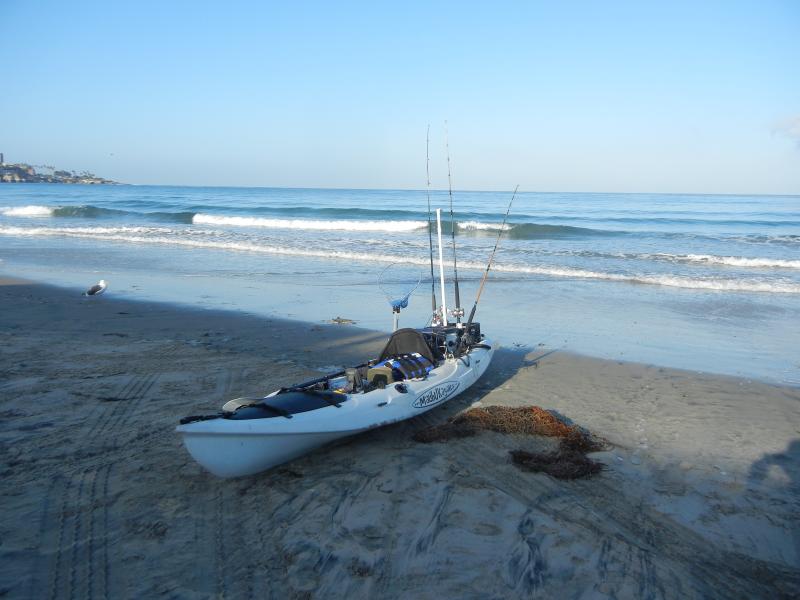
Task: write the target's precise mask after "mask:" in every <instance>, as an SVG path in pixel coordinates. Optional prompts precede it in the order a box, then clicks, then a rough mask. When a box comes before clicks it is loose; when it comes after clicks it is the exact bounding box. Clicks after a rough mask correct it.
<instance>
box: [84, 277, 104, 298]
mask: <svg viewBox="0 0 800 600" xmlns="http://www.w3.org/2000/svg"><path fill="white" fill-rule="evenodd" d="M107 287H108V284H107V283H106V280H105V279H101V280H100V281H98V282H97V283H95V284H94V285H93V286H92V287H90V288H89V289H88V290H86V291H85V292H83V295H84V296H99V295H100V294H102V293H103V292H105V291H106V288H107Z"/></svg>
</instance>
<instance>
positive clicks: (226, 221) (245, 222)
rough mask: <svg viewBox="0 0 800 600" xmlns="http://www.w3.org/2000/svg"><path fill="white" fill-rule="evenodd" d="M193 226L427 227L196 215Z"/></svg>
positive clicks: (421, 224) (400, 223) (409, 223)
mask: <svg viewBox="0 0 800 600" xmlns="http://www.w3.org/2000/svg"><path fill="white" fill-rule="evenodd" d="M192 223H194V224H209V225H235V226H237V227H264V228H268V229H305V230H316V231H334V230H335V231H390V232H403V231H414V230H416V229H421V228H423V227H427V226H428V224H427V223H425V222H424V221H345V220H340V221H317V220H311V219H265V218H261V217H229V216H224V215H208V214H204V213H198V214H196V215H195V216H194V218H193V219H192Z"/></svg>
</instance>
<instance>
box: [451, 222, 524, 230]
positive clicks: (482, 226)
mask: <svg viewBox="0 0 800 600" xmlns="http://www.w3.org/2000/svg"><path fill="white" fill-rule="evenodd" d="M457 225H458V228H459V229H464V230H465V231H500V228H501V227H502V228H503V231H508V230H509V229H511V225H508V224H506V225H505V226H504V225H503V224H502V223H482V222H480V221H464V222H463V223H458V224H457Z"/></svg>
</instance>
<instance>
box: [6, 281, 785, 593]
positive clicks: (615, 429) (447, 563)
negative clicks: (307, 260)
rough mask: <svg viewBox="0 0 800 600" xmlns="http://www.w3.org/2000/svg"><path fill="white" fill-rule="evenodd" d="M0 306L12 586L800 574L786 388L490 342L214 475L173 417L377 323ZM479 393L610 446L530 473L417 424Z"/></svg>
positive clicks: (143, 307) (575, 586) (282, 586)
mask: <svg viewBox="0 0 800 600" xmlns="http://www.w3.org/2000/svg"><path fill="white" fill-rule="evenodd" d="M0 311H1V312H0V314H2V315H3V319H2V324H0V341H2V342H3V343H2V345H0V356H1V357H2V365H3V367H2V371H0V412H2V415H3V417H4V418H3V420H2V421H0V446H2V449H3V452H2V453H1V454H0V456H2V457H3V458H2V461H3V464H2V466H0V470H2V473H3V478H4V481H5V482H6V485H5V486H4V490H3V492H2V498H3V506H4V508H5V510H4V511H3V515H2V517H0V557H2V560H0V591H3V592H5V593H7V594H8V595H9V596H10V597H26V596H27V597H40V596H42V595H45V594H48V593H49V591H50V590H59V591H58V592H57V593H56V594H55V595H56V596H59V595H63V596H67V595H76V596H80V595H89V594H94V593H97V594H102V593H105V594H107V595H109V596H112V597H114V596H116V597H146V596H153V595H157V594H166V595H171V596H176V597H185V598H208V597H213V596H215V595H227V596H231V597H236V596H247V595H250V596H254V597H264V596H268V595H270V594H271V595H273V596H281V597H345V596H347V597H376V596H380V597H389V598H400V597H409V596H414V597H421V598H428V597H438V596H441V595H442V594H446V595H458V596H461V597H475V596H482V597H486V596H492V595H494V596H503V597H510V598H526V597H530V596H531V595H533V594H542V595H551V596H554V595H566V596H569V595H572V596H576V595H580V594H586V593H590V594H592V593H593V594H594V595H597V596H600V597H607V596H616V597H624V596H642V595H651V596H653V597H663V598H685V597H690V598H692V597H698V598H699V597H706V598H708V597H711V598H717V597H718V598H724V597H731V596H740V595H746V596H748V597H753V598H768V597H790V596H792V595H796V594H798V593H800V546H798V528H797V525H796V524H797V522H798V521H799V520H800V506H798V497H800V494H798V491H799V490H800V467H798V463H799V461H798V459H800V440H799V439H798V438H800V391H798V390H797V389H795V388H790V387H786V386H777V385H774V384H770V383H761V382H757V381H748V380H745V379H740V378H736V377H730V376H717V375H713V374H697V373H693V372H690V371H680V370H677V369H669V368H662V367H657V366H648V365H642V364H638V363H628V362H622V361H612V360H603V359H596V358H591V357H587V356H581V355H576V354H571V353H566V352H562V351H558V350H555V351H551V350H552V349H549V348H544V349H536V348H534V349H533V350H530V349H524V350H515V349H506V348H500V349H498V351H497V353H496V355H495V360H494V361H493V364H492V365H491V366H490V370H489V371H487V373H486V375H485V376H484V378H483V379H482V380H480V381H479V382H478V383H476V384H475V385H474V386H473V387H472V388H470V390H468V391H467V392H465V393H464V394H462V395H461V396H459V397H457V398H456V399H454V400H452V401H450V402H448V403H447V404H445V405H444V406H442V407H439V408H437V409H434V410H432V411H430V412H429V413H426V414H425V415H422V416H420V417H417V418H414V419H411V420H409V421H405V422H402V423H399V424H397V425H393V426H389V427H385V428H381V429H378V430H374V431H370V432H367V433H364V434H362V435H358V436H355V437H352V438H348V439H346V440H344V441H342V442H340V443H338V444H336V445H333V446H329V447H326V448H323V449H321V450H319V451H316V452H314V453H312V454H309V455H307V456H304V457H302V458H299V459H297V460H295V461H292V462H291V463H288V464H287V465H284V466H283V467H278V468H277V469H273V470H271V471H268V472H265V473H262V474H260V475H256V476H253V477H247V478H241V479H236V480H220V479H217V478H214V477H213V476H211V475H209V474H208V473H206V472H204V471H202V469H201V468H200V467H199V466H198V465H197V464H195V463H194V462H193V461H192V459H191V458H190V457H189V455H188V454H187V453H186V452H185V450H184V449H183V448H182V446H181V443H180V439H179V437H178V436H177V434H175V433H174V427H175V425H176V424H177V421H178V419H180V418H181V417H182V416H185V415H187V414H197V413H199V412H202V411H206V410H211V411H215V410H218V409H219V407H220V406H221V404H222V402H224V401H225V400H227V399H230V398H232V397H235V396H237V395H249V394H253V393H264V392H268V391H272V390H274V389H276V388H277V387H280V386H281V385H285V384H288V383H294V382H296V381H302V380H303V379H305V378H308V377H313V376H315V375H317V374H319V373H320V371H319V369H322V368H326V369H327V368H332V367H333V366H338V365H341V364H343V363H355V362H358V361H359V360H361V359H363V358H364V356H369V355H371V354H373V353H374V352H376V351H377V350H378V349H379V348H380V346H381V345H382V344H383V342H384V341H385V338H386V335H387V334H386V333H381V332H375V331H370V330H366V329H360V328H358V327H353V326H350V325H345V326H341V325H324V324H315V323H305V322H301V321H289V320H280V319H274V318H272V319H268V318H264V317H261V316H255V315H250V314H246V313H240V312H236V313H234V312H230V311H224V310H217V309H215V310H211V309H202V308H197V307H189V308H184V307H182V306H175V305H170V304H164V303H155V302H147V301H139V300H121V299H118V298H115V297H114V296H113V295H109V296H100V297H98V298H83V297H81V296H80V295H79V292H72V291H71V290H65V289H64V288H59V287H55V286H46V285H41V284H36V283H33V282H27V281H23V280H9V279H3V280H2V281H0ZM488 405H501V406H526V405H539V406H541V407H543V408H545V409H547V410H551V411H555V412H557V413H558V414H560V415H562V416H563V418H564V419H565V420H567V421H569V422H574V423H576V424H578V425H580V426H583V427H586V428H587V429H589V430H590V431H591V432H592V433H593V434H595V435H597V436H600V437H603V438H605V439H607V440H608V441H609V442H610V444H611V447H610V449H609V450H607V451H604V452H600V453H595V454H593V455H592V457H593V458H595V459H597V460H599V461H601V462H602V463H603V464H604V465H605V467H604V470H603V471H602V472H601V474H600V475H598V476H596V477H593V478H591V479H586V480H580V481H574V482H562V481H557V480H554V479H551V478H550V477H548V476H546V475H541V474H530V473H522V472H521V471H519V470H518V469H517V468H516V467H514V466H513V465H512V464H511V463H510V461H509V459H508V451H509V450H511V449H514V448H519V447H523V448H529V449H533V450H537V449H538V450H541V449H542V448H545V449H546V448H548V447H549V446H548V444H549V443H550V441H548V440H543V439H539V438H521V437H518V436H503V435H500V434H493V433H481V434H480V435H479V436H476V437H474V438H467V439H463V440H453V441H450V442H447V443H442V444H418V443H415V442H414V441H413V440H412V439H411V436H412V435H413V433H414V432H416V431H418V430H420V429H422V428H424V427H426V426H430V425H434V424H438V423H441V422H443V421H444V420H445V419H446V418H448V417H450V416H453V415H455V414H457V413H458V412H460V411H462V410H464V409H466V408H469V407H470V406H488ZM183 573H191V574H193V575H186V576H183V575H182V574H183ZM67 590H69V593H68V592H67Z"/></svg>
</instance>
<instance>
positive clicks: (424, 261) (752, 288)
mask: <svg viewBox="0 0 800 600" xmlns="http://www.w3.org/2000/svg"><path fill="white" fill-rule="evenodd" d="M170 233H173V230H171V229H167V228H155V227H104V228H101V227H83V228H81V227H51V228H48V227H2V226H0V235H12V236H65V237H75V238H87V239H96V240H109V241H119V242H127V243H135V244H139V243H141V244H161V245H171V246H181V247H190V248H207V249H218V250H227V251H230V250H234V251H243V252H257V253H262V254H275V255H284V256H306V257H313V258H334V259H341V260H355V261H363V262H384V263H395V262H401V263H406V264H415V265H428V264H429V262H428V261H429V259H428V258H427V257H424V256H420V257H414V256H397V255H390V254H381V253H373V252H370V253H366V252H347V251H334V250H328V249H307V248H287V247H283V246H271V245H265V244H256V243H251V242H233V241H224V240H220V241H216V240H213V239H207V238H206V239H202V238H201V239H186V238H184V237H173V236H169V235H167V234H170ZM195 233H198V234H199V233H201V232H195ZM202 233H205V234H209V233H214V232H202ZM198 237H199V236H198ZM458 266H459V267H461V268H462V269H465V270H477V271H482V270H484V269H485V268H486V265H485V264H482V263H476V262H469V261H465V262H459V265H458ZM492 268H493V270H495V271H501V272H505V273H519V274H529V275H543V276H548V277H565V278H572V279H596V280H605V281H618V282H626V283H634V284H649V285H661V286H669V287H678V288H686V289H704V290H719V291H730V292H764V293H784V294H800V284H798V283H795V282H792V281H787V280H775V279H772V280H763V279H761V280H759V279H722V278H694V277H685V276H678V275H646V274H640V275H637V274H631V275H629V274H621V273H607V272H602V271H592V270H588V269H578V268H573V267H557V266H537V265H513V264H506V265H503V264H497V265H495V266H493V267H492Z"/></svg>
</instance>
